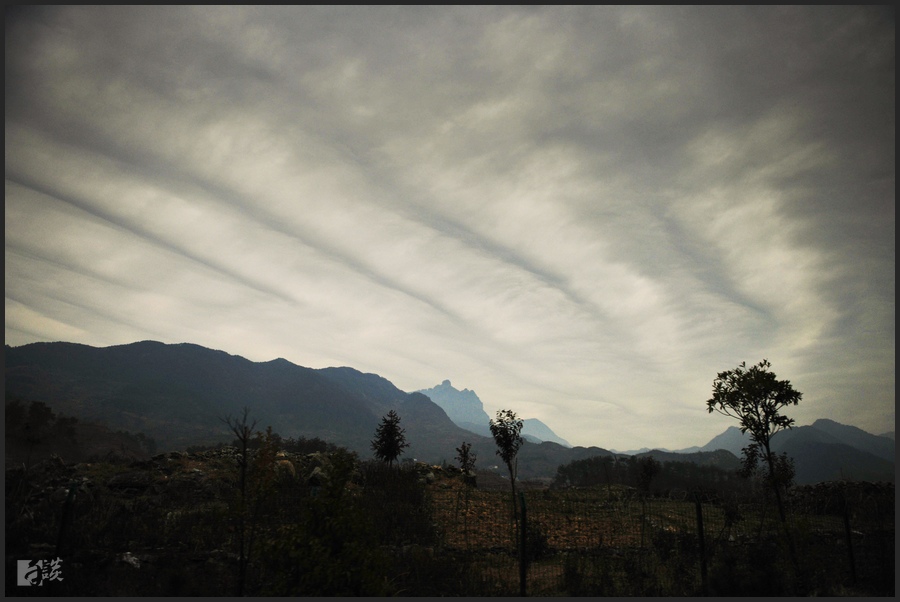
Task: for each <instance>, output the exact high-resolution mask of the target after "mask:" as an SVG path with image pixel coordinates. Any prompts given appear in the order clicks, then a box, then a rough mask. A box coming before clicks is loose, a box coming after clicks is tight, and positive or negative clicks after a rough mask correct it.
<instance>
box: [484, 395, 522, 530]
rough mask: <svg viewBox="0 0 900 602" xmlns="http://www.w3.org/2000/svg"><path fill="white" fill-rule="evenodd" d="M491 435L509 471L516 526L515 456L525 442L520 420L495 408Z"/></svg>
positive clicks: (517, 517) (517, 519) (507, 412)
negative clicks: (495, 413)
mask: <svg viewBox="0 0 900 602" xmlns="http://www.w3.org/2000/svg"><path fill="white" fill-rule="evenodd" d="M490 426H491V435H493V437H494V442H495V443H496V444H497V455H498V456H500V458H501V459H502V460H503V463H504V464H506V469H507V470H508V471H509V483H510V486H511V487H512V502H513V517H514V519H515V523H516V527H518V524H519V510H518V506H517V505H516V473H517V472H518V461H517V460H516V456H517V455H518V453H519V448H520V447H522V444H523V443H525V439H523V438H522V421H521V420H520V419H519V418H518V416H516V413H515V412H513V411H512V410H497V419H496V420H494V419H493V418H491V421H490Z"/></svg>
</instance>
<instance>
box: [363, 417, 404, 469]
mask: <svg viewBox="0 0 900 602" xmlns="http://www.w3.org/2000/svg"><path fill="white" fill-rule="evenodd" d="M405 432H406V429H404V428H401V427H400V416H398V415H397V412H395V411H394V410H391V411H390V412H388V413H387V416H385V417H384V418H382V419H381V424H379V425H378V428H377V429H375V439H373V440H372V451H374V452H375V457H376V458H378V459H379V460H381V461H382V462H387V463H388V465H389V466H393V465H394V460H396V459H397V458H398V457H400V455H401V454H402V453H403V450H404V449H406V448H407V447H409V443H407V442H406V435H405V434H404V433H405Z"/></svg>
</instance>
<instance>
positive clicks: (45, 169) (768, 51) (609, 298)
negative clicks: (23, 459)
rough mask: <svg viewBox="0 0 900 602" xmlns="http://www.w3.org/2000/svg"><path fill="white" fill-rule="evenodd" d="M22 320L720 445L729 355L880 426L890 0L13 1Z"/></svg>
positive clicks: (9, 78) (885, 409)
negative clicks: (576, 2)
mask: <svg viewBox="0 0 900 602" xmlns="http://www.w3.org/2000/svg"><path fill="white" fill-rule="evenodd" d="M5 50H6V122H5V126H6V153H5V154H6V182H5V197H6V201H5V218H6V222H5V234H6V241H5V261H4V263H5V268H6V280H5V283H6V295H5V297H6V299H5V300H6V314H5V317H6V344H8V345H14V346H16V345H22V344H26V343H30V342H35V341H72V342H78V343H84V344H88V345H94V346H108V345H118V344H124V343H131V342H134V341H140V340H147V339H150V340H157V341H162V342H166V343H180V342H191V343H196V344H199V345H203V346H206V347H211V348H214V349H221V350H224V351H227V352H228V353H232V354H235V355H241V356H244V357H246V358H248V359H251V360H254V361H268V360H271V359H274V358H277V357H284V358H286V359H288V360H290V361H292V362H294V363H296V364H300V365H303V366H308V367H312V368H322V367H326V366H352V367H354V368H356V369H359V370H362V371H364V372H374V373H377V374H379V375H381V376H384V377H385V378H387V379H389V380H390V381H392V382H393V383H394V384H395V385H397V386H398V387H399V388H401V389H403V390H405V391H414V390H417V389H424V388H430V387H433V386H435V385H437V384H438V383H440V382H441V381H442V380H444V379H450V380H451V381H452V383H453V385H454V386H455V387H456V388H458V389H463V388H469V389H472V390H474V391H475V392H476V393H477V394H478V395H479V397H481V399H482V400H483V401H484V403H485V409H486V410H487V411H488V413H490V414H493V413H494V412H495V411H496V410H498V409H501V408H510V409H513V410H514V411H516V412H517V413H518V414H519V415H520V416H523V417H529V418H539V419H541V420H542V421H544V422H545V423H547V424H548V425H549V426H550V427H551V428H553V429H554V430H555V431H556V432H557V433H558V434H559V435H560V436H562V437H564V438H565V439H567V440H569V441H570V442H571V443H573V444H576V445H599V446H602V447H606V448H615V449H620V450H622V449H634V448H638V447H642V446H651V447H652V446H663V447H669V448H679V447H687V446H690V445H702V444H704V443H706V442H707V441H708V440H709V439H710V438H712V437H713V436H715V435H717V434H718V433H720V432H722V431H723V430H724V429H725V428H727V427H728V426H732V425H736V423H734V422H732V421H730V420H729V419H728V418H726V417H723V416H719V415H718V414H713V415H710V414H708V413H707V412H706V403H705V402H706V400H707V399H709V397H710V395H711V390H712V382H713V380H714V379H715V377H716V374H717V373H718V372H721V371H724V370H728V369H731V368H734V367H736V366H737V365H738V364H740V363H741V362H742V361H746V362H747V363H748V364H755V363H757V362H758V361H760V360H761V359H763V358H768V359H769V360H770V361H771V362H772V370H773V371H774V372H775V373H776V374H777V375H778V377H779V378H782V379H788V380H790V381H791V382H792V384H793V385H794V386H795V388H797V389H798V390H800V391H801V392H802V393H803V400H802V401H801V403H800V405H799V406H798V407H796V408H791V410H790V411H789V412H788V414H789V415H791V416H793V417H795V418H796V420H797V423H798V424H809V423H811V422H812V421H814V420H816V419H817V418H831V419H834V420H837V421H839V422H843V423H845V424H853V425H856V426H859V427H861V428H864V429H866V430H869V431H870V432H875V433H882V432H885V431H889V430H893V428H894V405H895V391H894V386H895V383H894V374H895V363H894V357H895V355H894V353H895V336H894V329H895V321H894V286H895V276H894V269H895V265H894V253H895V247H894V236H895V221H894V220H895V209H894V208H895V201H894V176H895V167H894V164H895V139H894V129H895V123H894V115H895V108H894V103H895V92H894V89H895V88H894V86H895V81H894V72H895V67H894V54H895V33H894V14H893V12H892V11H890V12H887V11H886V9H873V8H830V7H829V8H822V7H819V8H814V7H808V8H807V7H804V8H796V7H795V8H687V9H685V8H632V7H627V8H622V7H579V8H531V7H529V8H507V7H493V8H492V7H483V8H481V7H479V8H472V7H456V8H415V7H399V8H397V7H395V8H390V7H375V8H351V7H343V8H303V7H301V8H297V7H293V8H221V7H218V8H217V7H179V8H148V7H145V8H112V7H69V8H47V9H38V10H31V9H29V10H24V11H23V10H21V9H20V10H16V11H15V12H7V14H6V49H5Z"/></svg>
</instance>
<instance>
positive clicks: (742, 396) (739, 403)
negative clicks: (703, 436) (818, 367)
mask: <svg viewBox="0 0 900 602" xmlns="http://www.w3.org/2000/svg"><path fill="white" fill-rule="evenodd" d="M771 367H772V364H771V363H769V361H768V360H766V359H764V360H762V361H761V362H759V363H758V364H757V365H755V366H751V367H750V368H747V363H746V362H742V363H741V365H739V366H738V367H737V368H735V369H734V370H726V371H725V372H720V373H719V374H718V376H717V377H716V379H715V381H713V396H712V399H709V400H708V401H707V402H706V406H707V409H708V411H709V412H710V413H712V412H713V411H716V412H718V413H720V414H723V415H725V416H730V417H731V418H736V419H737V420H738V421H739V422H740V425H741V433H750V445H748V446H747V447H745V448H744V449H743V452H744V453H743V456H744V457H743V469H742V472H743V473H744V474H745V475H748V476H749V475H751V474H753V473H754V472H756V471H757V470H758V469H759V465H760V464H762V467H763V475H764V478H765V480H766V482H767V483H768V484H769V486H770V487H771V488H772V491H773V493H774V494H775V500H776V502H777V503H778V514H779V517H780V518H781V522H782V523H786V518H785V513H784V503H783V501H782V495H781V489H782V488H783V487H786V486H788V485H789V484H790V482H791V480H793V472H794V471H793V465H792V462H791V460H790V459H789V458H788V457H787V454H782V455H781V456H778V455H776V454H775V453H773V452H772V444H771V442H772V436H773V435H774V434H775V433H777V432H779V431H781V430H785V429H790V428H791V427H792V426H793V424H794V419H793V418H788V417H787V416H784V415H782V414H781V410H782V409H783V408H784V407H785V406H790V405H797V403H798V402H799V401H800V399H801V398H802V396H803V395H802V394H801V393H800V392H799V391H796V390H794V388H793V387H792V386H791V383H790V381H787V380H778V379H777V378H776V376H775V374H774V373H773V372H771V371H770V370H769V368H771Z"/></svg>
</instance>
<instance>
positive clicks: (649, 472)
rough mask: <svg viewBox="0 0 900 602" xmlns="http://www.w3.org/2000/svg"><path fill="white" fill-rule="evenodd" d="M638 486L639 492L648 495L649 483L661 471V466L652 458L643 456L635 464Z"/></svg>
mask: <svg viewBox="0 0 900 602" xmlns="http://www.w3.org/2000/svg"><path fill="white" fill-rule="evenodd" d="M637 466H638V484H639V485H640V489H641V491H643V492H644V493H650V482H651V481H653V477H655V476H656V475H658V474H659V472H660V470H662V465H661V464H660V463H659V462H658V461H657V460H656V458H654V457H653V456H644V457H643V458H640V459H639V460H638V462H637Z"/></svg>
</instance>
